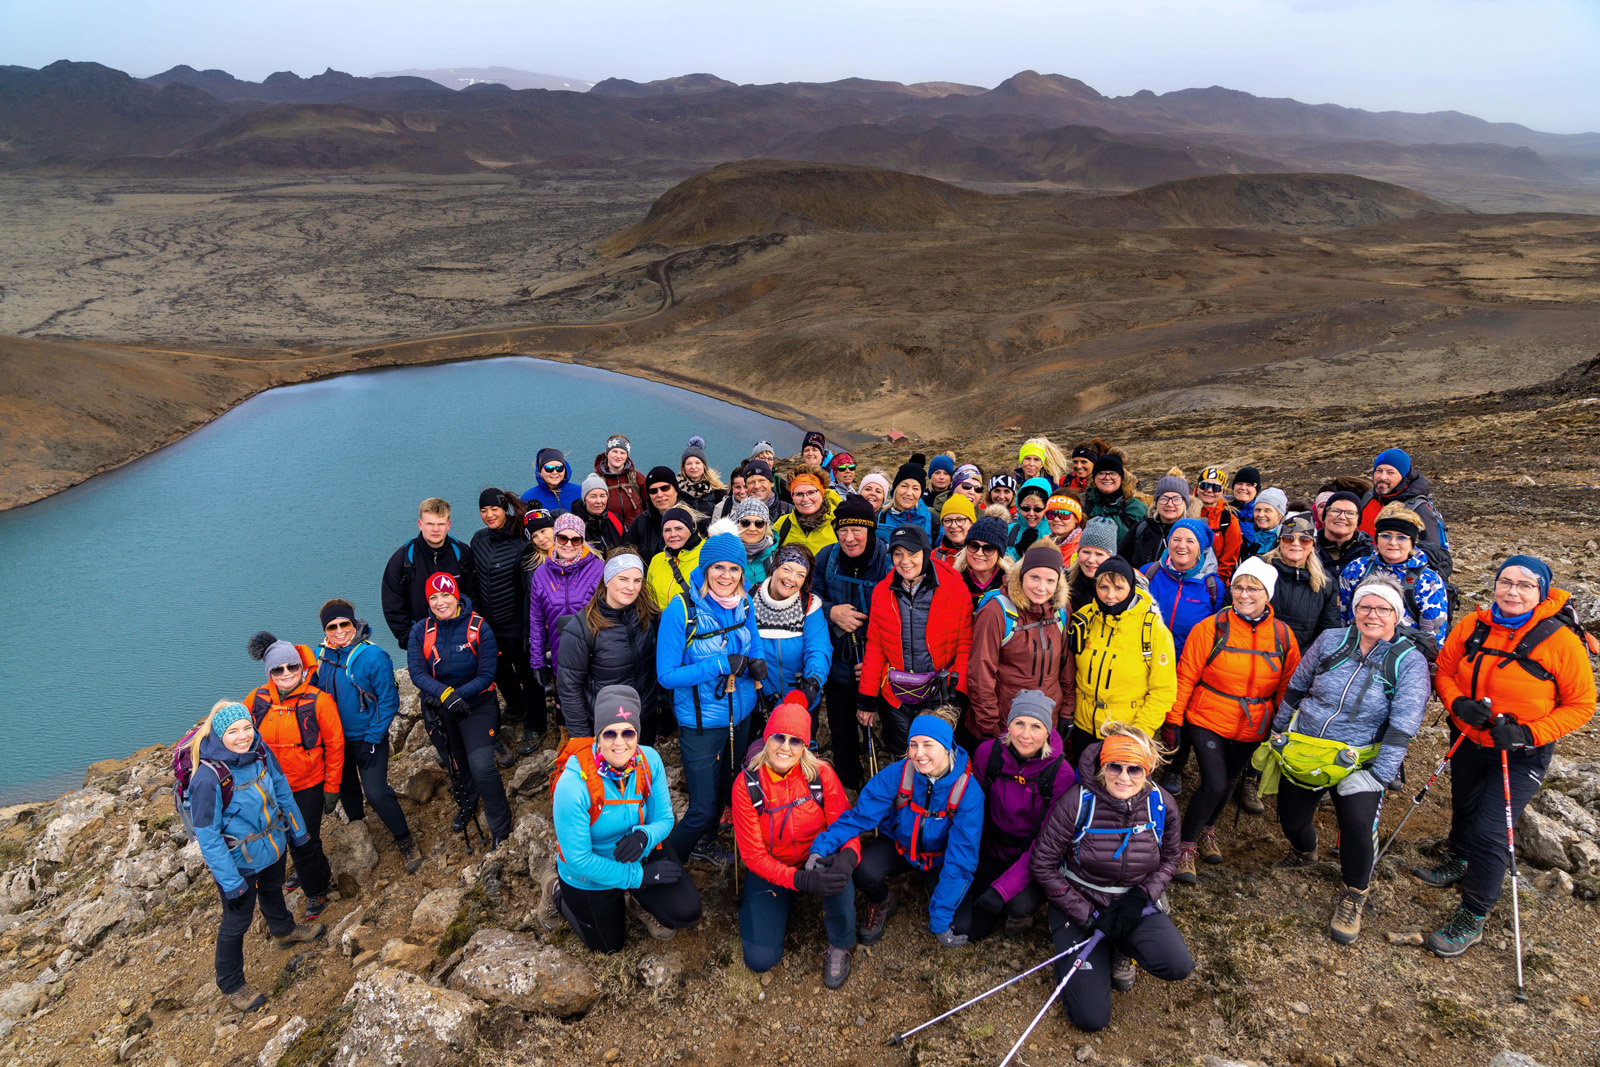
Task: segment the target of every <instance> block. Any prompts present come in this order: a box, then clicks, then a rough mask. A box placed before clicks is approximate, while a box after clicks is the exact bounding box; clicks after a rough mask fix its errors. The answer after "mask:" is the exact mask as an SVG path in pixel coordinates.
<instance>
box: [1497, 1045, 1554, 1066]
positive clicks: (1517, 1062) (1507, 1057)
mask: <svg viewBox="0 0 1600 1067" xmlns="http://www.w3.org/2000/svg"><path fill="white" fill-rule="evenodd" d="M1489 1067H1541V1065H1540V1063H1539V1061H1538V1060H1536V1059H1534V1058H1533V1057H1532V1056H1529V1055H1527V1054H1526V1053H1523V1052H1512V1051H1511V1050H1510V1049H1503V1050H1502V1051H1501V1052H1499V1053H1498V1054H1497V1055H1496V1056H1495V1058H1494V1059H1492V1060H1490V1061H1489Z"/></svg>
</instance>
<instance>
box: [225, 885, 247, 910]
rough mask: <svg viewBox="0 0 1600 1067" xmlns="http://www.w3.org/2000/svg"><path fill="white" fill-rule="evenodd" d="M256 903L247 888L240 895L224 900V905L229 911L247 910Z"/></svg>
mask: <svg viewBox="0 0 1600 1067" xmlns="http://www.w3.org/2000/svg"><path fill="white" fill-rule="evenodd" d="M254 904H255V901H254V900H252V899H251V897H250V891H249V890H248V889H247V890H245V891H244V892H243V893H240V894H239V895H238V896H236V897H229V898H228V899H226V900H224V901H223V902H222V905H223V907H225V908H227V909H228V910H229V911H234V912H238V911H245V910H247V909H249V908H250V907H251V906H252V905H254Z"/></svg>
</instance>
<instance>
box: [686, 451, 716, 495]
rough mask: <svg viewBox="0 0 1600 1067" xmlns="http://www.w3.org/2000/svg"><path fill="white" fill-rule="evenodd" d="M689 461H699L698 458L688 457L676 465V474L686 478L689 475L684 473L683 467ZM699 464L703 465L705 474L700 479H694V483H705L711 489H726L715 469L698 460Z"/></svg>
mask: <svg viewBox="0 0 1600 1067" xmlns="http://www.w3.org/2000/svg"><path fill="white" fill-rule="evenodd" d="M690 459H699V457H698V456H689V457H688V458H686V459H684V460H683V461H682V462H680V463H679V464H678V474H679V475H681V476H682V477H684V478H688V477H689V475H688V474H687V473H686V472H685V471H684V469H683V465H684V463H687V462H689V460H690ZM700 462H701V463H704V464H705V468H706V473H705V474H704V475H703V476H702V477H700V478H697V479H694V480H695V481H701V482H705V483H706V485H708V486H710V487H711V488H712V489H726V488H728V487H727V486H726V485H723V484H722V475H720V474H718V473H717V471H716V468H714V467H712V466H711V464H709V463H706V461H705V460H703V459H702V460H700Z"/></svg>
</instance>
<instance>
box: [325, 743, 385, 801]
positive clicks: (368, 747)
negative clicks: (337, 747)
mask: <svg viewBox="0 0 1600 1067" xmlns="http://www.w3.org/2000/svg"><path fill="white" fill-rule="evenodd" d="M382 747H383V746H382V745H379V744H378V743H377V742H374V741H357V742H356V766H357V767H360V768H361V769H362V770H366V769H367V768H369V767H374V766H376V765H377V763H378V749H380V748H382ZM328 810H329V811H332V810H333V809H332V808H329V809H328Z"/></svg>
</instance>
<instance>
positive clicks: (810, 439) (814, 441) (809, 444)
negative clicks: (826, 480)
mask: <svg viewBox="0 0 1600 1067" xmlns="http://www.w3.org/2000/svg"><path fill="white" fill-rule="evenodd" d="M800 448H801V450H802V451H804V450H805V449H807V448H815V449H816V450H817V451H818V452H821V453H823V454H824V455H826V454H827V451H828V438H827V436H826V435H824V434H822V433H820V432H818V431H817V430H812V431H811V432H810V433H808V434H806V436H805V438H804V439H803V440H802V441H801V442H800Z"/></svg>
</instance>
